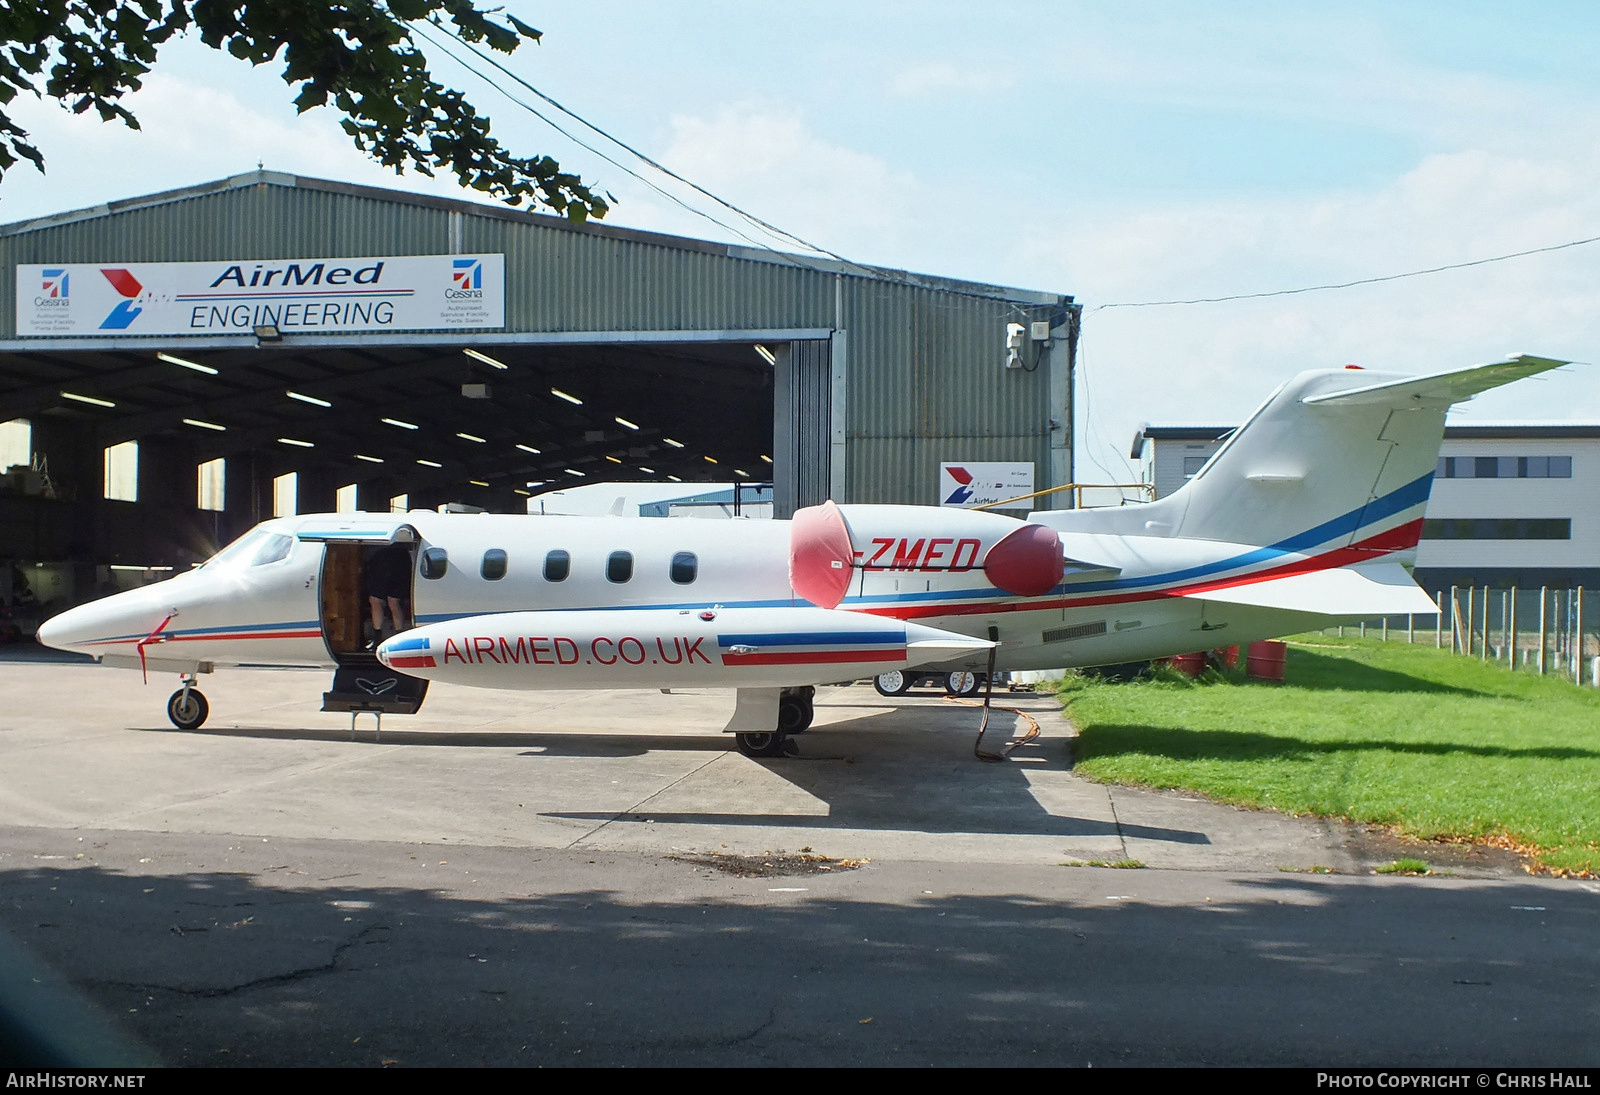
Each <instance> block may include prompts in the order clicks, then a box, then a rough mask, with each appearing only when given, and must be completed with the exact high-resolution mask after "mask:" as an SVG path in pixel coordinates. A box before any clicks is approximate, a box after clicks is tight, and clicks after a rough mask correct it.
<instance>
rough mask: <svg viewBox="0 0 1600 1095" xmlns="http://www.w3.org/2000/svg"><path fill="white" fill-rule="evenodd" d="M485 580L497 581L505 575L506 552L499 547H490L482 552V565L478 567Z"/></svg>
mask: <svg viewBox="0 0 1600 1095" xmlns="http://www.w3.org/2000/svg"><path fill="white" fill-rule="evenodd" d="M478 573H479V574H482V575H483V577H484V580H485V581H490V582H498V581H499V580H500V579H501V578H504V577H505V576H506V553H505V552H504V551H502V550H501V549H500V548H490V549H489V550H488V551H486V552H484V553H483V566H481V567H479V568H478Z"/></svg>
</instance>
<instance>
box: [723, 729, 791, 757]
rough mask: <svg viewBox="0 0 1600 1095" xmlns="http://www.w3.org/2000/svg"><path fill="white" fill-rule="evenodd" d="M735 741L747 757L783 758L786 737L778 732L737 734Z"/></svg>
mask: <svg viewBox="0 0 1600 1095" xmlns="http://www.w3.org/2000/svg"><path fill="white" fill-rule="evenodd" d="M733 740H734V742H735V743H737V744H738V746H739V752H741V753H743V754H744V755H745V756H747V757H781V756H783V746H784V736H783V735H782V734H780V733H778V732H777V731H776V730H764V731H750V732H748V733H742V734H735V735H733Z"/></svg>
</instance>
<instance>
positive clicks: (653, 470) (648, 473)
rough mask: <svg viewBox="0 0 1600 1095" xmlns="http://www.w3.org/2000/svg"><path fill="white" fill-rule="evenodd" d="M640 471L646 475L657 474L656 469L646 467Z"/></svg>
mask: <svg viewBox="0 0 1600 1095" xmlns="http://www.w3.org/2000/svg"><path fill="white" fill-rule="evenodd" d="M639 470H640V471H642V472H644V473H645V474H646V475H654V474H655V473H656V469H654V468H646V467H643V466H641V467H640V468H639Z"/></svg>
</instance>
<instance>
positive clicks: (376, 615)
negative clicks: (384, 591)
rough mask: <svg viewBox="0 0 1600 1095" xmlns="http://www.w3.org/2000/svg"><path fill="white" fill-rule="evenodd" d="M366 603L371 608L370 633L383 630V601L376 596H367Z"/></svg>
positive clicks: (375, 633)
mask: <svg viewBox="0 0 1600 1095" xmlns="http://www.w3.org/2000/svg"><path fill="white" fill-rule="evenodd" d="M367 605H368V607H370V608H371V609H372V633H373V634H374V635H377V634H378V633H379V632H381V631H382V630H383V601H382V599H381V598H378V597H368V598H367Z"/></svg>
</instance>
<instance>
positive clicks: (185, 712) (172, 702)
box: [167, 688, 211, 730]
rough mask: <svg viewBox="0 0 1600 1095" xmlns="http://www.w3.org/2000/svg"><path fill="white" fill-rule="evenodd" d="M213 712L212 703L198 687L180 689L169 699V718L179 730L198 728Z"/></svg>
mask: <svg viewBox="0 0 1600 1095" xmlns="http://www.w3.org/2000/svg"><path fill="white" fill-rule="evenodd" d="M209 714H211V705H210V704H209V703H207V702H206V698H205V696H204V695H203V694H202V693H201V692H200V690H199V689H198V688H191V689H189V691H188V692H187V693H186V692H184V690H183V689H181V688H180V689H178V690H177V691H176V692H174V693H173V694H172V695H171V697H170V698H168V700H167V718H169V719H171V720H172V725H174V726H176V727H177V728H178V729H179V730H198V729H199V728H200V725H201V724H202V723H204V722H205V721H206V716H207V715H209Z"/></svg>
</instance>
